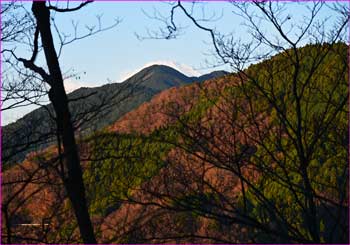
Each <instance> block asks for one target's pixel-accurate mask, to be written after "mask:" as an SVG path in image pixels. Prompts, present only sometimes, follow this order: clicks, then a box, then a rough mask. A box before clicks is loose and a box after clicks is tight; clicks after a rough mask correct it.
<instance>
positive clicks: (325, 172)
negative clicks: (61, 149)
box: [3, 45, 349, 243]
mask: <svg viewBox="0 0 350 245" xmlns="http://www.w3.org/2000/svg"><path fill="white" fill-rule="evenodd" d="M316 51H317V52H316ZM299 52H300V57H301V59H302V63H301V65H300V67H301V70H300V77H299V78H300V80H298V81H299V82H300V84H299V86H298V87H297V88H298V89H300V91H304V95H305V96H304V97H302V99H301V101H300V103H301V108H302V111H301V113H302V119H303V120H302V123H303V128H302V129H303V131H302V133H303V134H304V137H303V141H302V142H301V143H302V144H305V145H306V146H308V145H309V144H306V143H305V142H310V141H312V140H313V138H317V137H318V133H319V132H320V131H319V130H318V129H320V128H321V129H322V135H321V137H322V138H321V140H319V139H318V141H317V142H316V143H314V144H313V145H314V146H315V147H314V149H313V150H314V151H313V154H310V155H309V156H310V159H309V160H310V162H309V168H308V169H307V173H308V176H310V184H311V185H312V187H313V191H314V194H313V195H314V196H313V197H314V199H315V200H317V203H316V207H315V208H316V212H317V218H318V221H317V222H318V223H319V227H320V235H321V236H322V240H324V241H325V242H329V243H332V242H333V243H334V242H336V243H347V241H348V232H347V231H348V221H347V219H346V217H348V215H347V214H348V213H347V210H348V205H349V203H348V201H347V200H348V185H347V183H348V180H347V176H346V174H344V173H347V172H348V163H347V160H346V159H347V145H348V144H347V143H348V138H347V137H348V119H347V112H348V110H347V103H340V101H343V102H344V101H345V102H346V101H347V98H348V95H347V84H348V83H347V79H348V75H347V74H348V70H347V65H346V63H345V64H344V62H343V61H344V60H345V61H346V58H347V47H346V46H345V45H338V46H335V48H334V50H332V51H330V52H328V51H327V46H326V45H325V46H316V47H315V46H312V45H310V46H306V47H304V48H301V49H300V50H299ZM323 54H324V55H325V56H322V55H323ZM319 57H326V58H325V59H324V60H323V61H322V62H320V66H319V68H318V69H317V72H315V73H313V74H312V77H311V79H307V78H308V76H305V75H306V74H310V73H309V71H310V69H312V68H313V66H312V65H310V61H315V60H316V61H317V60H318V58H319ZM292 65H293V64H291V60H290V59H289V56H288V55H286V53H281V54H278V55H276V56H275V57H273V58H271V59H269V60H266V61H263V62H261V63H259V64H256V65H252V66H250V67H249V68H248V69H247V70H246V74H247V75H251V76H253V77H254V78H256V79H257V80H259V84H258V85H256V84H255V82H256V80H253V79H246V77H243V79H244V80H240V78H242V76H238V75H237V74H236V75H235V74H233V75H230V76H225V77H222V78H218V79H214V80H210V81H206V82H204V83H194V84H189V85H187V86H181V87H176V88H171V89H168V90H166V91H163V92H161V93H159V94H158V95H156V96H154V97H153V98H152V99H151V100H150V101H149V102H146V103H143V104H142V105H141V106H139V107H138V108H137V109H135V110H133V111H131V112H129V113H127V114H125V115H124V116H122V117H121V118H120V119H119V120H117V121H116V122H115V123H113V124H112V125H110V126H109V127H107V128H105V129H104V130H103V131H101V132H98V133H96V134H93V135H91V136H90V137H88V138H86V139H84V140H82V141H80V147H79V149H80V156H81V159H82V165H83V169H84V181H85V185H86V190H87V191H86V193H87V199H88V202H89V211H90V214H91V217H92V219H93V222H94V226H95V227H96V230H98V231H99V232H98V233H97V236H98V241H99V242H101V243H111V242H112V243H145V242H147V243H189V242H190V243H253V242H259V243H267V242H280V243H298V242H300V241H301V240H302V241H309V242H311V241H312V238H311V237H310V236H309V234H308V232H309V231H308V230H307V229H308V228H307V224H306V222H305V220H306V218H307V217H305V213H304V210H309V208H308V207H307V206H303V205H305V204H304V202H303V201H304V200H305V193H306V192H305V191H304V190H305V189H304V185H303V181H302V179H301V178H302V173H301V171H300V167H299V164H298V163H299V162H298V155H297V154H298V151H297V149H296V147H295V144H294V138H293V137H294V135H293V131H292V130H290V131H286V127H294V125H296V123H295V122H296V121H297V116H296V115H297V113H296V111H295V106H293V105H295V97H294V96H293V93H292V92H291V91H292V89H293V87H292V86H290V85H291V84H292V83H291V80H292V79H293V76H292V74H293V66H292ZM271 73H272V74H273V77H274V78H275V80H271V79H270V78H271ZM304 78H306V79H307V80H306V81H307V82H308V83H306V84H304V83H302V82H303V81H305V80H304ZM272 85H273V86H272ZM270 96H271V97H270ZM271 98H273V99H274V101H275V102H276V103H275V104H274V105H273V104H272V103H271V100H272V99H271ZM272 101H273V100H272ZM276 104H277V106H280V108H282V109H281V112H280V113H285V114H282V115H283V116H285V117H286V118H287V120H288V123H289V125H286V124H285V122H286V121H285V120H284V118H282V119H281V114H277V112H276V111H277V110H276V108H275V107H276ZM335 112H337V114H336V116H334V115H335V114H334V113H335ZM323 116H325V117H323ZM320 125H321V127H320ZM325 126H326V127H328V129H327V130H324V128H325ZM288 134H289V135H292V137H290V136H288ZM318 138H319V137H318ZM50 152H51V155H52V156H50ZM52 152H54V151H53V150H52V149H51V151H50V150H47V151H45V152H44V153H39V154H37V155H36V156H33V157H32V158H31V159H28V161H29V162H30V164H32V167H27V168H26V169H25V170H24V171H23V170H21V169H20V165H17V168H18V169H19V170H18V171H22V172H23V173H24V174H23V175H30V173H31V172H33V171H34V170H35V167H37V166H38V167H40V164H41V163H42V162H48V161H49V160H50V159H51V158H53V157H55V156H56V154H52ZM43 160H44V161H43ZM14 169H15V168H14ZM10 171H11V170H10ZM10 171H8V172H7V174H5V175H4V176H5V178H8V179H10V180H11V178H10V177H11V175H12V174H11V172H10ZM43 171H46V168H43ZM35 177H37V176H35ZM44 177H45V176H44ZM44 177H41V178H42V179H44ZM46 178H50V179H51V178H52V177H51V176H46ZM38 179H39V180H40V176H39V177H38ZM35 180H36V178H35ZM37 182H38V183H43V182H42V181H37ZM58 182H59V181H51V182H49V184H47V186H50V187H51V186H52V189H53V190H49V191H48V192H49V193H55V191H56V192H58V193H61V192H62V191H61V190H62V189H59V188H53V187H56V186H55V184H57V183H58ZM52 183H54V184H52ZM47 186H45V188H46V189H45V190H44V191H41V192H39V194H40V193H43V192H45V191H46V190H47V189H48V187H47ZM339 187H342V188H339ZM13 189H15V188H9V190H8V192H10V193H11V191H12V190H13ZM27 189H28V188H27ZM32 191H34V190H32ZM25 193H30V192H29V191H25ZM257 193H258V195H256V194H257ZM39 194H38V196H39ZM4 196H5V197H6V195H4ZM53 196H54V195H53ZM300 200H302V202H298V201H300ZM18 202H20V200H18V201H17V202H15V204H16V203H18ZM28 203H35V204H33V205H32V206H30V207H24V208H23V210H21V211H22V213H20V212H18V213H20V214H21V215H23V216H24V215H27V216H30V215H28V214H31V215H32V216H36V217H33V220H41V219H42V218H43V217H45V215H47V216H48V214H47V213H49V211H47V213H46V214H45V215H43V214H33V213H34V212H32V213H31V212H30V211H28V210H32V209H33V208H32V207H33V206H35V205H39V206H40V207H41V209H44V207H47V209H45V211H46V210H54V211H55V212H56V213H57V216H59V215H61V214H62V213H63V212H57V210H65V211H66V213H65V214H62V215H63V216H59V217H57V220H60V221H61V222H62V223H61V227H58V228H56V230H52V232H57V233H58V234H59V237H60V238H61V236H62V239H63V240H64V239H67V240H68V239H71V238H72V237H71V236H69V235H70V234H72V228H71V227H72V226H73V227H74V217H73V214H72V213H71V212H69V211H67V207H66V206H64V205H62V203H63V202H62V201H61V202H60V201H57V200H55V199H51V200H50V202H48V203H46V204H43V203H41V202H39V201H38V199H37V198H36V197H35V198H32V200H30V201H29V202H28ZM55 203H56V205H58V206H59V205H61V206H59V208H57V206H55ZM15 204H13V205H14V206H15ZM300 205H301V206H300ZM271 207H272V208H273V210H271ZM35 210H36V209H35ZM20 214H19V216H20ZM64 215H66V216H64ZM69 215H70V216H69ZM334 217H335V218H334ZM72 220H73V222H72ZM72 223H73V224H72ZM52 224H55V219H53V221H52ZM3 227H4V226H3ZM73 229H74V228H73ZM284 229H291V232H290V233H289V232H287V233H284V232H285V230H284ZM67 231H70V232H67ZM294 231H297V233H298V234H294V233H293V232H294ZM55 234H56V233H55ZM67 234H68V235H67ZM77 239H78V238H77Z"/></svg>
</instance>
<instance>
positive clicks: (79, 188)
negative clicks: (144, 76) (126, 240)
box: [2, 1, 118, 243]
mask: <svg viewBox="0 0 350 245" xmlns="http://www.w3.org/2000/svg"><path fill="white" fill-rule="evenodd" d="M90 2H91V1H87V2H83V3H81V4H79V5H78V6H77V7H74V8H69V7H68V5H67V8H59V7H57V6H52V5H51V4H47V3H46V2H45V1H40V2H33V4H32V13H33V16H34V17H33V16H31V14H30V13H29V12H26V9H25V8H24V7H22V6H21V5H17V4H16V3H10V4H8V5H5V4H4V5H3V6H2V7H3V8H2V13H4V14H7V19H6V20H7V21H6V22H5V23H4V24H3V25H2V30H4V33H5V34H6V35H5V36H2V41H4V42H7V43H9V45H8V46H9V47H10V48H9V49H6V50H2V54H4V55H7V58H6V60H5V62H7V63H8V64H10V66H12V68H13V70H14V71H17V72H18V75H19V76H18V77H19V78H21V77H22V78H23V80H22V82H21V83H20V84H19V85H21V86H18V83H17V84H12V85H11V83H9V84H6V85H5V87H6V88H7V92H6V96H7V97H6V98H5V99H4V100H3V101H2V102H3V103H4V102H6V100H8V101H9V106H8V108H7V107H6V108H5V109H8V110H10V109H12V108H15V107H17V106H26V103H34V104H36V102H35V101H36V98H40V97H42V96H43V95H45V94H46V93H45V88H47V87H48V86H49V90H48V97H49V100H50V102H51V103H52V107H53V112H54V115H52V114H51V113H52V111H51V112H50V109H47V111H48V113H49V114H50V115H51V118H53V119H54V122H55V123H56V130H55V131H54V132H50V133H48V134H45V135H40V137H37V138H35V137H36V135H35V133H31V132H35V131H30V130H29V131H30V132H28V135H25V137H28V138H32V139H35V140H32V141H27V142H26V143H25V144H24V145H22V146H19V148H17V147H16V148H15V149H16V150H17V152H21V151H25V150H26V149H27V148H28V147H30V146H31V145H33V144H38V142H40V141H43V140H44V141H45V139H48V138H50V137H52V135H55V136H56V137H57V146H58V155H59V157H58V158H56V160H55V161H53V162H48V163H47V166H49V168H52V169H54V170H55V171H56V172H55V173H58V175H59V176H60V178H61V179H62V182H63V185H64V187H65V190H66V192H67V195H68V198H69V200H70V201H71V203H72V207H73V210H74V214H75V217H76V219H77V222H78V226H79V230H80V234H81V238H82V239H83V241H84V243H96V239H95V235H94V230H93V226H92V223H91V220H90V217H89V213H88V208H87V202H86V198H85V188H84V183H83V179H82V169H81V165H80V159H79V153H78V149H77V143H76V140H75V127H79V123H80V124H81V123H82V122H84V120H85V121H88V119H89V117H90V118H91V116H92V115H94V114H96V113H97V112H95V111H93V110H92V109H90V111H88V112H85V114H88V116H87V117H86V118H84V115H81V116H82V118H80V121H79V122H78V125H75V127H74V125H73V119H72V116H71V112H70V110H69V106H68V105H69V102H70V101H69V100H68V98H67V94H66V91H65V89H64V83H63V82H64V78H63V75H62V71H61V68H60V65H59V61H58V58H59V55H60V54H61V50H62V47H63V46H64V45H66V44H69V43H71V42H73V41H76V40H79V39H82V38H85V37H88V36H91V35H94V34H96V33H98V32H101V31H103V30H107V29H110V28H112V27H114V26H115V25H116V24H118V22H117V23H116V24H114V25H111V26H109V27H107V28H102V27H101V23H99V28H97V29H93V28H91V29H88V33H87V34H86V35H83V36H77V34H76V33H75V36H74V37H73V38H72V39H67V36H63V37H62V36H61V35H62V34H61V33H60V32H59V31H58V30H57V26H56V25H55V23H54V27H55V28H56V31H57V34H58V37H59V40H60V48H59V53H57V52H56V50H55V47H54V40H53V34H52V30H51V25H52V21H54V19H52V17H51V15H50V11H55V12H70V11H77V10H79V9H81V8H82V7H84V6H86V5H87V4H89V3H90ZM18 7H19V8H22V10H23V11H24V16H22V17H23V18H22V19H21V18H19V17H18V16H16V15H15V14H14V15H13V16H10V17H9V15H10V14H11V10H12V11H14V10H16V9H17V8H18ZM23 11H22V13H23ZM99 21H100V19H99ZM75 31H77V30H75ZM27 39H28V45H30V47H31V48H32V51H33V52H32V56H31V58H30V59H25V58H20V57H17V56H16V54H15V46H14V48H12V46H13V45H16V43H23V40H27ZM11 45H12V46H11ZM41 51H43V52H44V54H45V60H46V65H47V69H48V71H45V69H44V68H42V67H40V66H37V65H36V63H35V61H36V59H37V56H38V54H39V52H41ZM13 59H14V60H15V62H12V60H13ZM19 64H21V65H23V66H24V67H25V68H27V69H28V70H29V71H30V73H25V71H22V70H21V69H22V68H21V67H20V65H19ZM17 68H18V69H17ZM8 74H9V75H10V76H11V75H12V76H15V75H14V74H11V71H9V72H8ZM14 80H15V79H14ZM35 80H37V81H41V82H39V83H36V84H35ZM33 81H34V82H33ZM33 84H35V87H34V85H33ZM32 85H33V86H32ZM75 99H76V100H77V99H79V98H75ZM13 101H14V102H13ZM11 103H12V104H11ZM102 106H103V105H101V106H100V107H98V106H97V107H98V109H100V110H101V108H102ZM2 109H4V108H2ZM98 109H96V110H97V111H100V110H98ZM78 116H79V115H78ZM78 119H79V118H78ZM78 119H76V120H78ZM83 119H84V120H83ZM33 126H34V127H35V125H33ZM13 136H14V135H13ZM43 138H44V139H43ZM5 161H6V160H5ZM43 166H45V164H43V165H39V166H38V171H39V172H41V171H45V169H43ZM38 171H35V170H34V171H33V172H32V175H31V176H32V177H29V178H26V179H25V180H21V181H18V180H17V181H18V183H19V185H20V183H23V185H22V189H21V188H20V190H19V191H16V193H14V195H13V196H12V198H11V197H10V198H9V199H8V200H7V201H6V203H5V204H6V205H5V206H4V205H3V211H4V210H5V211H6V212H5V214H8V212H7V211H8V205H9V204H10V202H11V201H13V200H14V198H15V197H16V196H18V194H20V195H22V194H23V193H21V190H22V191H23V190H24V189H25V187H26V186H28V185H30V184H33V183H35V179H34V182H33V179H32V178H33V176H35V175H36V173H37V172H38ZM50 171H52V170H50ZM48 173H49V172H48ZM17 181H15V182H13V181H12V182H11V181H10V183H7V184H11V183H12V184H13V183H16V182H17ZM47 184H48V185H49V184H50V183H49V182H47ZM44 188H45V186H44ZM39 191H40V190H39V189H38V190H37V192H39ZM33 194H34V193H33ZM25 196H26V195H25ZM28 198H29V197H28V196H26V197H25V198H24V199H23V200H22V201H21V202H20V203H19V204H21V203H22V205H23V204H24V203H25V201H26V200H27V199H28ZM57 201H58V200H57ZM18 207H20V205H19V206H18ZM15 210H16V209H15ZM15 210H12V213H15ZM8 221H9V222H7V223H6V225H7V226H8V229H7V231H8V232H7V233H8V234H7V241H8V242H11V228H10V226H11V222H10V220H8Z"/></svg>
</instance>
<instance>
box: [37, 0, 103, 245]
mask: <svg viewBox="0 0 350 245" xmlns="http://www.w3.org/2000/svg"><path fill="white" fill-rule="evenodd" d="M32 11H33V14H34V16H35V18H36V21H37V26H38V30H39V33H40V36H41V41H42V45H43V49H44V52H45V58H46V62H47V66H48V69H49V73H50V79H51V81H50V84H51V89H50V91H49V98H50V101H51V102H52V104H53V107H54V110H55V113H56V117H57V121H56V123H57V127H58V130H59V132H60V134H61V136H62V143H63V159H64V161H65V164H66V167H67V170H68V171H67V177H66V178H65V179H64V184H65V188H66V191H67V194H68V197H69V199H70V201H71V202H72V205H73V209H74V213H75V216H76V218H77V221H78V225H79V229H80V234H81V237H82V239H83V241H84V243H89V244H91V243H97V242H96V239H95V236H94V230H93V226H92V223H91V220H90V216H89V212H88V208H87V204H86V198H85V188H84V182H83V177H82V170H81V166H80V159H79V154H78V150H77V145H76V142H75V138H74V129H73V125H72V122H71V115H70V112H69V107H68V100H67V94H66V91H65V90H64V85H63V77H62V73H61V69H60V66H59V62H58V57H57V53H56V50H55V47H54V42H53V38H52V33H51V29H50V11H49V9H48V8H47V7H46V5H45V1H40V2H39V1H38V2H36V1H34V2H33V6H32Z"/></svg>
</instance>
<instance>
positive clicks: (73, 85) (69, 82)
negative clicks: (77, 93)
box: [64, 78, 98, 93]
mask: <svg viewBox="0 0 350 245" xmlns="http://www.w3.org/2000/svg"><path fill="white" fill-rule="evenodd" d="M96 86H98V84H89V83H86V82H83V81H80V80H76V79H69V78H68V79H65V80H64V88H65V89H66V92H67V93H71V92H73V91H74V90H77V89H78V88H81V87H90V88H91V87H96Z"/></svg>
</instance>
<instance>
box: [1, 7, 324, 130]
mask: <svg viewBox="0 0 350 245" xmlns="http://www.w3.org/2000/svg"><path fill="white" fill-rule="evenodd" d="M28 7H29V8H30V3H28ZM197 7H198V9H197V11H196V14H197V16H201V14H202V9H204V11H205V13H206V16H207V17H209V16H212V15H213V14H214V15H216V16H217V17H219V16H222V17H221V18H219V19H218V20H216V21H212V22H210V23H206V25H208V26H210V27H215V28H216V29H217V30H218V31H220V32H222V33H226V34H232V35H233V36H235V37H240V38H242V39H243V40H244V39H248V33H247V30H246V29H245V28H243V26H242V25H241V23H242V20H241V19H239V18H238V17H237V16H236V15H234V14H232V6H230V4H229V3H227V2H209V3H205V4H202V5H200V6H197ZM202 7H203V8H202ZM154 9H156V10H157V11H159V12H161V13H162V14H163V15H165V16H167V15H169V12H170V9H171V6H169V4H168V3H166V2H153V1H150V2H136V1H135V2H94V3H92V4H89V5H88V6H86V7H85V8H83V9H81V10H79V11H76V12H73V13H56V15H55V19H56V23H57V26H58V28H59V29H60V30H63V31H64V32H66V33H70V34H73V26H72V20H74V21H76V22H77V21H78V22H79V28H78V30H79V33H84V30H85V29H84V26H85V25H93V24H97V19H96V17H95V16H96V15H98V14H103V17H102V25H105V26H108V25H110V24H111V23H113V22H114V19H116V18H119V19H121V20H122V21H121V23H120V24H119V25H118V26H116V27H115V28H113V29H111V30H107V31H105V32H102V33H99V34H97V35H94V36H92V37H88V38H86V39H83V40H79V41H76V42H74V43H72V44H70V45H68V46H65V47H64V50H63V53H62V56H61V57H60V64H61V69H62V71H63V72H70V73H72V72H74V73H78V74H79V77H80V79H75V78H74V77H72V78H69V79H67V80H66V81H65V83H66V89H67V90H69V91H72V90H74V89H76V88H78V87H81V86H85V87H93V86H100V85H102V84H105V83H107V82H121V81H123V80H124V79H126V78H127V77H128V76H130V75H132V74H133V73H136V72H137V71H138V70H140V69H142V68H143V67H145V66H148V65H151V64H154V63H162V64H167V65H171V66H174V67H175V68H177V69H179V70H180V71H182V72H184V73H185V74H187V75H200V74H205V73H208V72H211V71H213V70H219V69H225V70H229V67H227V66H226V67H216V68H210V67H209V65H208V64H207V63H206V59H209V60H210V59H212V56H211V55H210V52H211V51H212V45H211V43H210V39H209V35H208V33H205V32H203V31H200V30H199V29H197V28H195V27H194V26H193V24H191V22H189V20H188V19H187V18H185V17H184V16H183V15H182V14H176V23H178V24H180V25H181V26H185V27H186V29H185V30H184V33H183V35H181V36H179V37H178V38H177V39H174V40H153V39H151V40H143V41H140V40H138V39H137V37H136V36H135V33H137V34H139V35H147V29H150V30H157V29H158V28H160V27H164V26H163V25H162V23H161V22H160V21H157V20H152V19H150V18H148V17H147V16H146V15H145V14H144V12H146V13H148V14H150V15H151V14H152V13H153V11H154ZM305 10H306V8H305V6H301V5H293V4H291V5H290V6H288V11H289V12H291V13H295V16H296V17H295V18H302V15H303V13H305ZM322 14H323V15H324V16H326V15H327V14H330V13H328V12H327V11H326V12H324V13H322ZM330 23H331V22H330ZM266 28H269V27H267V26H266ZM23 55H24V56H26V55H27V56H28V55H29V53H28V54H26V53H25V52H24V53H23ZM38 63H39V64H40V63H42V64H43V59H42V58H41V59H39V60H38ZM43 103H46V102H43ZM34 108H35V107H34V106H29V107H24V108H20V109H17V110H14V111H11V112H4V113H3V114H2V125H4V124H7V123H9V122H12V121H15V120H16V119H18V118H20V117H22V116H23V115H24V114H26V113H28V112H29V111H31V110H33V109H34Z"/></svg>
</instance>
